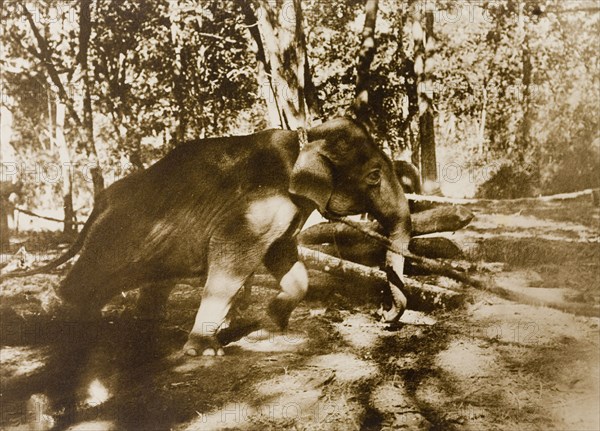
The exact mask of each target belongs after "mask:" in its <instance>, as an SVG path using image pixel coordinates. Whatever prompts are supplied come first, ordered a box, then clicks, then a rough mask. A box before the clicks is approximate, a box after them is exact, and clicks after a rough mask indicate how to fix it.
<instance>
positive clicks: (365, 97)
mask: <svg viewBox="0 0 600 431" xmlns="http://www.w3.org/2000/svg"><path fill="white" fill-rule="evenodd" d="M378 9H379V0H367V3H366V5H365V25H364V27H363V32H362V44H361V47H360V51H359V53H358V60H357V62H356V75H357V76H356V90H355V98H354V102H353V104H352V108H351V109H352V111H353V112H354V114H356V116H357V117H358V118H359V119H361V120H362V121H365V122H367V123H368V121H369V87H370V84H371V79H370V70H371V63H372V62H373V58H374V57H375V52H376V51H377V48H376V45H375V24H376V23H377V11H378Z"/></svg>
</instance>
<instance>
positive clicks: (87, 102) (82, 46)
mask: <svg viewBox="0 0 600 431" xmlns="http://www.w3.org/2000/svg"><path fill="white" fill-rule="evenodd" d="M91 1H92V0H81V3H80V6H81V7H80V16H79V60H80V65H81V76H82V79H83V89H84V95H83V128H84V131H85V140H86V142H85V148H86V151H87V155H88V158H89V161H90V175H91V177H92V183H93V185H94V196H98V194H99V193H100V192H101V191H102V190H104V178H103V177H102V171H101V170H100V163H99V160H98V154H97V152H96V145H95V143H94V117H93V110H92V96H91V85H92V84H91V80H90V73H89V67H88V47H89V41H90V35H91V33H92V20H91V10H90V4H91Z"/></svg>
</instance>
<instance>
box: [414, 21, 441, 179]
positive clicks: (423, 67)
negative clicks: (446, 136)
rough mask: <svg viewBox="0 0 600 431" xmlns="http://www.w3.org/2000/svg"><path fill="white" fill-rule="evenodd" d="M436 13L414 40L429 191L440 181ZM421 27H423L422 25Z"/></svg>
mask: <svg viewBox="0 0 600 431" xmlns="http://www.w3.org/2000/svg"><path fill="white" fill-rule="evenodd" d="M433 18H434V17H433V11H426V12H425V31H424V32H423V30H422V29H419V28H418V27H415V29H414V30H415V31H414V32H413V37H414V39H415V49H416V54H417V58H416V60H415V72H416V74H417V77H418V82H419V84H418V87H417V90H418V92H419V114H420V115H419V143H420V150H421V175H422V177H423V183H424V185H425V187H426V189H429V190H431V189H432V188H435V187H436V186H434V184H437V182H438V176H437V159H436V153H435V129H434V121H433V120H434V107H433V80H432V71H433V66H434V65H433V49H434V43H435V42H434V36H433V22H434V19H433ZM419 27H420V26H419Z"/></svg>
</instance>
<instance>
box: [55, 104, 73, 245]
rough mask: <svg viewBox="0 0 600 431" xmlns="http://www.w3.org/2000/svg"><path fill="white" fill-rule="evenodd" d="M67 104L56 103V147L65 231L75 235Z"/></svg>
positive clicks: (67, 233)
mask: <svg viewBox="0 0 600 431" xmlns="http://www.w3.org/2000/svg"><path fill="white" fill-rule="evenodd" d="M64 126H65V104H64V103H60V102H59V103H57V104H56V147H57V148H58V154H59V157H60V164H61V172H62V197H63V211H64V218H65V225H64V228H63V233H64V234H65V235H73V234H75V233H76V232H77V224H76V223H75V221H76V220H75V211H74V210H73V173H72V171H71V154H70V151H69V147H68V146H67V141H66V139H65V133H64Z"/></svg>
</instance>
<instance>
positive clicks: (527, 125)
mask: <svg viewBox="0 0 600 431" xmlns="http://www.w3.org/2000/svg"><path fill="white" fill-rule="evenodd" d="M525 26H526V24H525ZM524 31H525V37H524V40H523V50H522V53H521V55H522V58H523V101H522V103H523V119H522V121H521V130H520V137H519V140H520V144H521V145H520V148H519V158H520V161H521V162H523V161H524V159H525V155H526V153H527V150H528V148H529V147H530V141H531V74H532V70H533V65H532V63H531V48H530V43H529V34H528V32H527V27H525V30H524Z"/></svg>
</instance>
